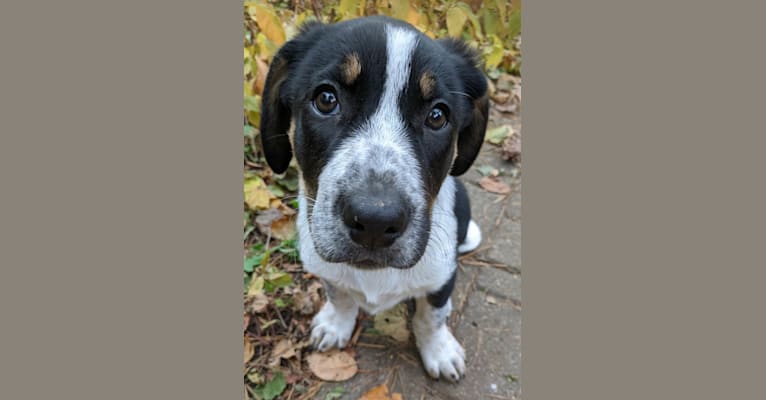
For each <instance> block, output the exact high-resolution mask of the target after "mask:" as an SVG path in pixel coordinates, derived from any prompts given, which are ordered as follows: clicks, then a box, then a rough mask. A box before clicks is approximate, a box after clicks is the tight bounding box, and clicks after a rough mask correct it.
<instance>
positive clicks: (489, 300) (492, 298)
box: [486, 295, 497, 304]
mask: <svg viewBox="0 0 766 400" xmlns="http://www.w3.org/2000/svg"><path fill="white" fill-rule="evenodd" d="M486 301H487V304H497V299H496V298H495V296H492V295H487V298H486Z"/></svg>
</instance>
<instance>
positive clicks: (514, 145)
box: [500, 133, 521, 163]
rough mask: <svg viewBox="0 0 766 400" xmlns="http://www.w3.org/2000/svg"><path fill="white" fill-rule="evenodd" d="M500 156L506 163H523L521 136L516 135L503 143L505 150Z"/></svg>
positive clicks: (503, 149)
mask: <svg viewBox="0 0 766 400" xmlns="http://www.w3.org/2000/svg"><path fill="white" fill-rule="evenodd" d="M500 156H501V157H502V158H503V159H504V160H505V161H510V162H514V163H515V162H519V161H521V136H519V135H518V134H517V133H514V134H513V135H511V137H509V138H508V139H505V142H503V148H502V150H501V151H500Z"/></svg>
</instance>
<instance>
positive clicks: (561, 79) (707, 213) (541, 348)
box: [522, 1, 766, 400]
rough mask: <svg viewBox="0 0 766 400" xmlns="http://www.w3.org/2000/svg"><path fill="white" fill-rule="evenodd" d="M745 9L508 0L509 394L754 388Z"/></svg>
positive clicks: (757, 61)
mask: <svg viewBox="0 0 766 400" xmlns="http://www.w3.org/2000/svg"><path fill="white" fill-rule="evenodd" d="M756 8H758V9H760V10H757V9H756ZM763 8H764V7H763V4H762V3H756V2H728V3H725V4H724V3H721V2H710V1H697V2H695V1H684V2H664V1H649V2H647V1H640V2H610V1H556V2H540V1H536V2H532V1H527V2H525V3H524V8H523V20H524V34H523V36H524V42H523V54H524V65H523V67H522V68H523V70H522V76H523V77H524V96H523V109H524V115H523V120H524V171H523V173H524V206H523V207H524V209H523V215H524V233H523V235H524V241H523V249H522V253H523V257H524V279H523V291H524V307H525V308H524V326H523V334H522V336H523V338H524V345H523V346H524V348H523V358H524V359H523V366H524V367H523V375H524V376H523V378H524V397H525V398H527V399H641V400H646V399H657V398H663V399H735V398H736V399H739V398H761V397H763V392H764V390H763V388H762V381H763V377H762V376H761V375H762V371H763V370H764V369H763V360H764V358H766V357H764V356H766V346H764V345H763V338H764V337H766V331H765V329H764V319H763V317H762V316H763V315H764V312H763V309H762V306H763V304H764V295H763V294H764V293H765V292H766V291H764V290H763V289H762V288H761V286H762V285H763V283H764V282H766V279H764V278H765V276H764V275H765V274H764V268H763V265H764V261H763V260H764V257H763V255H762V252H763V247H764V242H763V238H764V234H763V229H764V226H765V225H766V220H764V215H765V213H764V212H763V206H764V204H766V199H765V198H764V191H763V182H764V177H763V173H764V167H763V161H762V160H763V156H762V154H763V151H764V150H763V149H765V148H766V143H764V136H765V135H764V134H763V131H764V129H763V122H762V121H761V119H762V115H763V113H764V101H763V96H764V94H763V93H764V89H765V87H764V82H766V80H764V78H763V71H765V70H766V68H765V67H766V66H765V65H764V57H763V54H764V53H763V51H762V49H763V38H764V37H766V34H765V32H764V28H763V27H764V24H763V23H762V16H763V15H764V10H763ZM746 393H749V396H748V395H745V394H746ZM756 393H760V395H759V396H754V394H756Z"/></svg>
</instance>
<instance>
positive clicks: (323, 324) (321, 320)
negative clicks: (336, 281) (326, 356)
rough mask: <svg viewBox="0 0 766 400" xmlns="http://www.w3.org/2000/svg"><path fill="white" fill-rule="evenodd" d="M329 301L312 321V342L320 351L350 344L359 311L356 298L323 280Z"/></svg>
mask: <svg viewBox="0 0 766 400" xmlns="http://www.w3.org/2000/svg"><path fill="white" fill-rule="evenodd" d="M322 286H324V289H325V294H326V295H327V302H326V303H325V305H324V306H323V307H322V309H321V310H320V311H319V313H317V315H316V316H314V320H313V321H312V322H311V343H312V344H313V345H314V348H316V349H317V350H319V351H325V350H329V349H331V348H332V347H338V348H340V349H342V348H343V347H345V346H346V344H348V340H349V339H350V338H351V333H353V331H354V325H356V315H357V313H358V312H359V306H357V304H356V302H355V301H354V299H352V298H351V296H349V295H348V294H347V293H346V292H344V291H343V290H341V289H339V288H337V287H335V286H332V285H331V284H330V283H328V282H326V281H322Z"/></svg>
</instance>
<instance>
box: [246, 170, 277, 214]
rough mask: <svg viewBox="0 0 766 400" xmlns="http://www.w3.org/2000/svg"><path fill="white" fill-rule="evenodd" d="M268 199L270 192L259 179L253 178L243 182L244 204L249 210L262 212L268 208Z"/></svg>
mask: <svg viewBox="0 0 766 400" xmlns="http://www.w3.org/2000/svg"><path fill="white" fill-rule="evenodd" d="M270 198H271V192H270V191H269V188H267V187H266V185H265V184H264V183H263V181H262V180H261V178H259V177H255V178H253V179H248V180H246V181H245V203H247V205H248V206H249V207H250V208H251V209H254V210H255V209H261V210H264V209H267V208H269V199H270Z"/></svg>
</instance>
